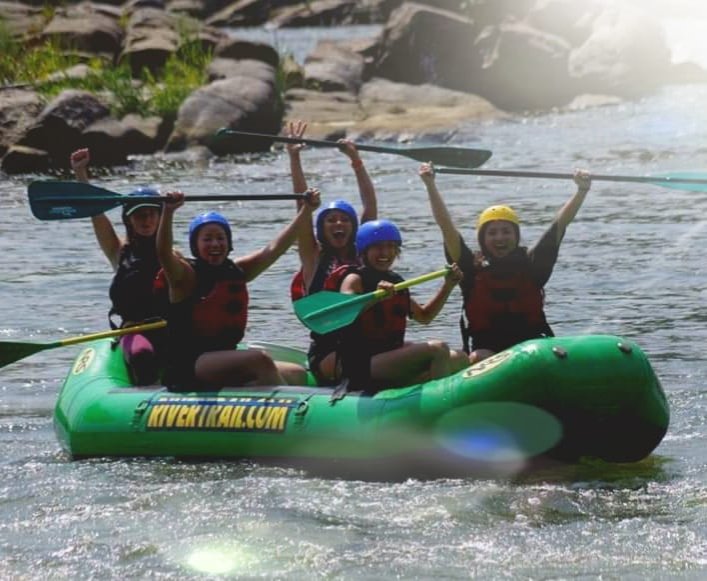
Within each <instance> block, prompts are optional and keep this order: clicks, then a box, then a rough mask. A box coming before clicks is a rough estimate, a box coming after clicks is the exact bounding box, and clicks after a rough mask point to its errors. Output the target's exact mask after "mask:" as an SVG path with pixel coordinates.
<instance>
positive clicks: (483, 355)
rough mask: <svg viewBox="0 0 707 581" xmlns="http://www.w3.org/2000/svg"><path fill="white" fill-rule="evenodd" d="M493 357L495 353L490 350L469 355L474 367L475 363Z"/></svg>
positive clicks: (480, 350)
mask: <svg viewBox="0 0 707 581" xmlns="http://www.w3.org/2000/svg"><path fill="white" fill-rule="evenodd" d="M491 355H495V352H494V351H491V350H490V349H477V350H476V351H472V352H471V353H470V354H469V363H471V364H472V365H474V363H478V362H479V361H483V360H484V359H488V358H489V357H491Z"/></svg>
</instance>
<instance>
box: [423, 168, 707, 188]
mask: <svg viewBox="0 0 707 581" xmlns="http://www.w3.org/2000/svg"><path fill="white" fill-rule="evenodd" d="M435 172H436V173H440V174H454V175H475V176H497V177H509V178H510V177H513V178H541V179H551V180H571V179H573V178H574V175H573V174H569V173H553V172H533V171H511V170H500V169H457V168H450V167H440V168H435ZM590 177H591V179H592V180H596V181H606V182H632V183H638V184H653V185H660V184H665V185H669V184H704V185H707V179H700V178H681V177H670V176H657V177H650V176H614V175H595V174H590Z"/></svg>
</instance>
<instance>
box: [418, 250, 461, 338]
mask: <svg viewBox="0 0 707 581" xmlns="http://www.w3.org/2000/svg"><path fill="white" fill-rule="evenodd" d="M462 278H463V275H462V271H461V270H460V269H459V267H458V266H457V265H456V263H455V264H452V266H451V268H450V269H449V272H448V273H447V275H446V276H445V278H444V283H442V286H441V287H439V290H438V291H437V292H436V293H435V295H434V296H433V297H432V298H431V299H430V300H429V301H428V302H427V303H426V304H425V305H424V306H423V305H419V304H418V303H417V302H415V301H414V300H411V301H410V303H411V305H412V318H413V319H414V320H415V321H417V322H418V323H422V324H423V325H428V324H429V323H431V322H432V321H433V320H434V319H435V318H436V317H437V315H438V314H439V312H440V311H441V310H442V307H443V306H444V304H445V303H446V302H447V299H448V298H449V295H450V294H451V292H452V290H453V289H454V287H455V286H456V285H457V284H458V283H459V281H461V279H462Z"/></svg>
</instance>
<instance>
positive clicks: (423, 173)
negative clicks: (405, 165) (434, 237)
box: [418, 163, 462, 262]
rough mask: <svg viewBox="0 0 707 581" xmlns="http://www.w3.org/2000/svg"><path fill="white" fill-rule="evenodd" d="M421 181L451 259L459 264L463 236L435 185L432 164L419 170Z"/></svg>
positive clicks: (424, 165) (426, 164)
mask: <svg viewBox="0 0 707 581" xmlns="http://www.w3.org/2000/svg"><path fill="white" fill-rule="evenodd" d="M418 173H419V175H420V179H422V182H423V183H424V184H425V187H426V188H427V196H428V197H429V199H430V207H431V208H432V215H433V216H434V219H435V222H437V225H438V226H439V229H440V230H441V231H442V237H443V239H444V247H445V248H446V249H447V252H448V253H449V256H450V258H451V259H452V261H454V262H458V261H459V258H460V257H461V251H462V247H461V235H460V234H459V231H458V230H457V227H456V226H455V225H454V221H453V220H452V216H451V215H450V214H449V210H447V206H446V205H445V203H444V200H443V199H442V195H441V194H440V193H439V190H438V189H437V184H436V183H435V171H434V167H433V166H432V164H431V163H423V164H422V165H421V166H420V170H419V172H418Z"/></svg>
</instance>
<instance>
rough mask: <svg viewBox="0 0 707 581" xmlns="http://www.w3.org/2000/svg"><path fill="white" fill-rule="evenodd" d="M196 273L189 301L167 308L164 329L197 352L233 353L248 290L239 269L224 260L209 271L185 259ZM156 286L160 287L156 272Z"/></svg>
mask: <svg viewBox="0 0 707 581" xmlns="http://www.w3.org/2000/svg"><path fill="white" fill-rule="evenodd" d="M189 263H190V264H191V265H192V267H193V268H194V271H195V273H196V281H197V283H196V289H195V291H194V293H193V294H192V296H191V297H189V298H187V299H185V300H184V301H182V302H181V303H177V304H172V305H170V314H169V315H168V329H169V330H170V334H171V335H173V336H175V335H176V336H178V338H179V340H180V341H186V342H191V343H192V344H194V345H196V346H197V349H196V350H197V351H198V352H202V353H203V352H206V351H218V350H222V349H233V348H234V347H235V346H236V345H237V344H238V343H239V342H240V341H241V340H242V339H243V336H244V334H245V329H246V325H247V323H248V300H249V295H248V288H247V286H246V277H245V273H244V272H243V269H241V268H240V267H238V266H236V265H235V264H234V263H233V262H232V261H230V260H227V261H226V262H225V263H224V264H222V265H220V266H218V267H213V266H209V265H207V264H205V263H203V262H202V261H198V260H193V259H189ZM158 279H159V280H158V283H157V284H158V285H163V284H164V272H162V271H161V272H160V274H159V277H158Z"/></svg>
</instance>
